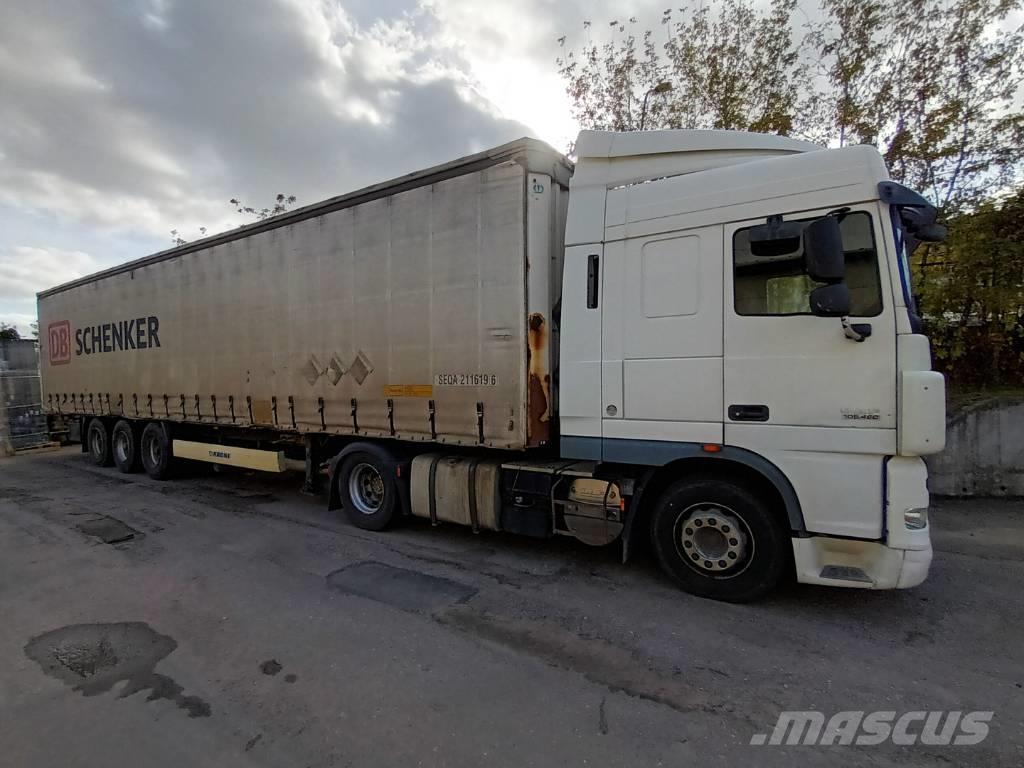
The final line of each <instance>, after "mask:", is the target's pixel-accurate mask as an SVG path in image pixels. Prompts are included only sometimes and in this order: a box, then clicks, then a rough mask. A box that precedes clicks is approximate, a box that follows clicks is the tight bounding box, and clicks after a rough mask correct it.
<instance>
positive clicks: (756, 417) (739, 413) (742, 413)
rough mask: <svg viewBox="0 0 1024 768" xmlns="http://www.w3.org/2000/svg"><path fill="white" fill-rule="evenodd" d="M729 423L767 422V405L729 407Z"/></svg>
mask: <svg viewBox="0 0 1024 768" xmlns="http://www.w3.org/2000/svg"><path fill="white" fill-rule="evenodd" d="M729 420H730V421H768V406H767V405H730V406H729Z"/></svg>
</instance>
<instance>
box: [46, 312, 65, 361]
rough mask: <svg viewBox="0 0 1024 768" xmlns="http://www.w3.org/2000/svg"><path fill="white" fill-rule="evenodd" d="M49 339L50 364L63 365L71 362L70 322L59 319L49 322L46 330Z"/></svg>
mask: <svg viewBox="0 0 1024 768" xmlns="http://www.w3.org/2000/svg"><path fill="white" fill-rule="evenodd" d="M46 336H47V339H48V340H49V344H48V346H49V350H50V365H64V364H65V363H70V362H71V323H70V322H68V321H67V320H61V321H60V322H59V323H50V325H49V326H47V332H46Z"/></svg>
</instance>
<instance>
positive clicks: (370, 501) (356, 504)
mask: <svg viewBox="0 0 1024 768" xmlns="http://www.w3.org/2000/svg"><path fill="white" fill-rule="evenodd" d="M337 483H338V498H339V499H340V500H341V504H342V506H343V507H344V508H345V514H346V516H347V517H348V519H349V521H351V523H352V524H353V525H354V526H356V527H357V528H363V529H364V530H367V531H383V530H384V529H385V528H387V527H388V526H389V525H391V521H392V520H393V519H394V517H395V515H396V514H397V513H398V509H399V504H398V483H396V482H395V478H394V472H393V471H389V470H388V468H387V467H386V466H385V464H384V462H383V461H381V460H380V458H378V457H377V456H374V455H373V454H371V453H362V452H356V453H352V454H350V455H348V456H346V457H345V458H344V460H343V461H342V462H341V466H340V467H339V471H338V473H337Z"/></svg>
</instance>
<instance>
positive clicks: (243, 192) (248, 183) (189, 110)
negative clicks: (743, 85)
mask: <svg viewBox="0 0 1024 768" xmlns="http://www.w3.org/2000/svg"><path fill="white" fill-rule="evenodd" d="M638 4H639V6H640V7H639V8H631V7H630V5H631V4H630V3H623V2H613V0H596V2H594V1H588V0H485V1H481V0H477V1H476V2H474V1H473V0H207V1H205V2H204V1H202V0H89V2H79V1H78V0H31V1H30V2H3V3H0V321H6V322H11V323H16V324H17V325H19V326H20V328H21V329H22V331H25V332H27V331H28V323H29V322H30V321H31V320H33V319H34V318H35V292H36V291H37V290H40V289H42V288H46V287H49V286H52V285H55V284H57V283H60V282H63V281H65V280H67V279H70V278H72V277H75V276H78V275H83V274H87V273H89V272H92V271H95V270H97V269H99V268H102V267H105V266H108V265H111V264H116V263H120V262H123V261H126V260H128V259H131V258H135V257H138V256H142V255H145V254H148V253H151V252H154V251H157V250H161V249H163V248H166V247H168V246H169V245H170V235H169V230H171V229H177V230H179V232H180V233H181V235H182V236H183V237H185V238H186V239H194V238H196V237H198V236H199V232H198V229H199V227H201V226H205V227H207V228H209V231H210V232H211V233H212V232H214V231H218V230H221V229H226V228H229V227H233V226H236V225H238V224H239V223H242V221H243V219H242V218H241V217H240V216H239V215H237V214H236V213H235V212H234V211H233V210H232V208H231V206H229V205H228V203H227V201H228V200H229V199H230V198H232V197H240V198H242V199H243V200H244V201H246V202H247V203H249V204H252V205H256V206H257V207H262V206H263V205H267V204H268V203H269V202H270V201H271V200H272V198H273V196H274V194H275V193H277V192H285V193H291V194H295V195H297V196H298V197H299V202H300V204H305V203H311V202H315V201H316V200H319V199H322V198H325V197H329V196H331V195H335V194H340V193H342V192H347V191H350V190H353V189H357V188H359V187H361V186H365V185H367V184H370V183H373V182H377V181H381V180H384V179H387V178H390V177H393V176H397V175H399V174H402V173H406V172H409V171H412V170H416V169H418V168H422V167H425V166H428V165H431V164H434V163H438V162H443V161H445V160H449V159H452V158H454V157H458V156H460V155H463V154H467V153H470V152H474V151H478V150H481V149H484V148H486V147H488V146H493V145H496V144H500V143H502V142H505V141H509V140H511V139H514V138H517V137H519V136H522V135H533V136H536V137H538V138H542V139H545V140H547V141H549V142H550V143H552V144H553V145H554V146H556V147H558V148H560V149H561V148H564V147H565V146H566V143H567V141H568V140H569V139H570V138H571V137H572V136H574V135H575V131H576V127H575V125H574V124H573V122H572V119H571V117H570V115H569V106H568V103H567V101H566V99H565V96H564V92H563V89H562V85H561V82H560V80H559V78H558V75H557V73H556V71H555V63H554V60H555V57H556V56H557V54H558V44H557V38H558V37H559V36H560V35H562V34H565V33H570V35H571V39H573V38H575V39H576V40H577V41H578V40H579V39H580V35H581V34H582V33H581V31H580V30H581V22H582V20H583V19H584V18H592V19H595V20H607V19H610V18H612V17H613V15H614V14H616V13H617V14H620V15H622V16H627V15H629V14H631V13H639V14H641V15H643V16H647V15H648V13H650V14H651V15H652V18H656V17H657V11H658V10H659V9H660V7H661V5H660V4H659V3H657V2H650V0H639V2H638Z"/></svg>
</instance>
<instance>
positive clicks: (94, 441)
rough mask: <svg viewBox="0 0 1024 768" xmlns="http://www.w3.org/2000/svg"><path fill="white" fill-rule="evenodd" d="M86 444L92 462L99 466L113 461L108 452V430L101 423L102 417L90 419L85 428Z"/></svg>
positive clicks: (108, 464)
mask: <svg viewBox="0 0 1024 768" xmlns="http://www.w3.org/2000/svg"><path fill="white" fill-rule="evenodd" d="M85 435H86V445H87V446H88V448H89V458H90V459H92V462H93V464H95V465H96V466H99V467H109V466H110V465H111V464H113V463H114V459H113V457H112V455H111V452H110V430H109V429H107V425H106V424H104V423H103V419H92V420H91V421H90V422H89V427H88V428H87V429H86V433H85Z"/></svg>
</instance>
